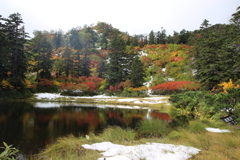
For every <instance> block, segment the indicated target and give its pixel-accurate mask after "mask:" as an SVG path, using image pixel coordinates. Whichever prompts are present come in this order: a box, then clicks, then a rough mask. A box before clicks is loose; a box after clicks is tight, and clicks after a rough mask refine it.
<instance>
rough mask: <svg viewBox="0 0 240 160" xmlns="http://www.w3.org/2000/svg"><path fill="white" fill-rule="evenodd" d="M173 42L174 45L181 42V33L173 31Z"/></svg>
mask: <svg viewBox="0 0 240 160" xmlns="http://www.w3.org/2000/svg"><path fill="white" fill-rule="evenodd" d="M172 41H173V43H174V44H178V43H179V41H180V37H179V33H178V32H176V31H173V37H172Z"/></svg>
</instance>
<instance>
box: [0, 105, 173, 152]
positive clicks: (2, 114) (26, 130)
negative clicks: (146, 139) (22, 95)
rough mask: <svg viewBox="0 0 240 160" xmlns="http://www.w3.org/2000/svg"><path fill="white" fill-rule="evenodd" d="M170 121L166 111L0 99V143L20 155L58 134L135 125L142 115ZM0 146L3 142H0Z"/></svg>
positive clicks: (38, 146)
mask: <svg viewBox="0 0 240 160" xmlns="http://www.w3.org/2000/svg"><path fill="white" fill-rule="evenodd" d="M153 117H155V118H159V119H162V120H165V121H168V122H170V121H172V120H171V118H170V117H169V116H168V114H166V113H161V112H159V111H152V110H148V109H126V108H125V109H123V108H116V106H107V107H106V106H101V105H89V104H84V105H81V104H73V103H68V104H66V103H39V102H38V103H26V102H11V103H10V102H5V103H0V143H2V142H3V141H4V142H6V143H7V144H9V145H10V144H11V145H13V146H14V147H16V148H18V149H19V150H20V152H21V153H22V155H29V154H36V153H39V151H40V150H42V149H43V148H44V147H45V146H46V145H47V144H51V143H52V142H53V141H55V140H56V139H57V138H59V137H61V136H67V135H69V134H73V135H75V136H84V135H86V134H88V133H89V132H94V133H95V134H99V133H101V132H102V131H103V130H104V129H105V128H106V127H109V126H113V125H117V126H121V127H123V128H125V127H130V128H133V129H134V128H135V127H136V126H137V124H138V123H139V121H140V120H142V119H144V118H153ZM0 146H3V145H2V144H0Z"/></svg>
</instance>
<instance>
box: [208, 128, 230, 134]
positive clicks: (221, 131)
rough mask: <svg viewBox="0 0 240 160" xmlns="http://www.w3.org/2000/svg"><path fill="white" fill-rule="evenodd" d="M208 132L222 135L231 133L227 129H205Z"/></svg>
mask: <svg viewBox="0 0 240 160" xmlns="http://www.w3.org/2000/svg"><path fill="white" fill-rule="evenodd" d="M206 130H207V131H209V132H216V133H224V132H231V131H230V130H228V129H219V128H206Z"/></svg>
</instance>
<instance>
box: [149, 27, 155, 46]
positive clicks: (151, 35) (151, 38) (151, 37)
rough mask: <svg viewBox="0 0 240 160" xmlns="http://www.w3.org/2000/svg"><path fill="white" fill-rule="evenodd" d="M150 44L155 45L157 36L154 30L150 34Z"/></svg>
mask: <svg viewBox="0 0 240 160" xmlns="http://www.w3.org/2000/svg"><path fill="white" fill-rule="evenodd" d="M148 44H150V45H152V44H155V36H154V32H153V30H151V32H150V33H149V40H148Z"/></svg>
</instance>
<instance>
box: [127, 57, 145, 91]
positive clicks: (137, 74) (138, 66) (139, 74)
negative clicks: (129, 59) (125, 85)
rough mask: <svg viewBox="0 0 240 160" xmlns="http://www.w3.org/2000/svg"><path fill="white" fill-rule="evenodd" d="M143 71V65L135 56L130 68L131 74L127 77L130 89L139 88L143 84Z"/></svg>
mask: <svg viewBox="0 0 240 160" xmlns="http://www.w3.org/2000/svg"><path fill="white" fill-rule="evenodd" d="M144 77H145V71H144V65H143V63H142V62H141V61H140V59H139V57H138V56H136V57H135V58H134V60H133V63H132V66H131V73H130V75H129V78H130V81H131V84H132V87H141V86H142V85H143V82H144Z"/></svg>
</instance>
